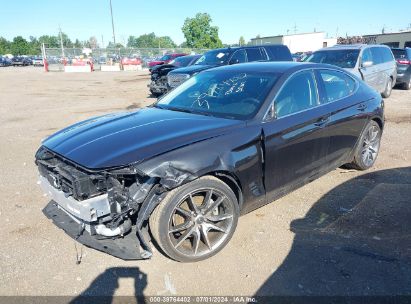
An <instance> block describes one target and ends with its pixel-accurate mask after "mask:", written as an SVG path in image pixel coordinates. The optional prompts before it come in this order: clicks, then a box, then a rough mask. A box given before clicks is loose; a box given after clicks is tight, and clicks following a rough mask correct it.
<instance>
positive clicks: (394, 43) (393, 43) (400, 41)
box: [362, 31, 411, 48]
mask: <svg viewBox="0 0 411 304" xmlns="http://www.w3.org/2000/svg"><path fill="white" fill-rule="evenodd" d="M362 38H363V41H364V43H367V44H385V45H387V46H389V47H394V48H398V47H399V48H406V47H410V48H411V31H403V32H396V33H384V34H375V35H364V36H362Z"/></svg>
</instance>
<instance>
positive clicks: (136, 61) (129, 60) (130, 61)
mask: <svg viewBox="0 0 411 304" xmlns="http://www.w3.org/2000/svg"><path fill="white" fill-rule="evenodd" d="M121 64H123V65H140V64H141V59H140V58H137V57H124V58H122V59H121Z"/></svg>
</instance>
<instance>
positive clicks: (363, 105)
mask: <svg viewBox="0 0 411 304" xmlns="http://www.w3.org/2000/svg"><path fill="white" fill-rule="evenodd" d="M366 108H367V105H366V104H365V103H362V104H360V105H359V106H358V107H357V110H359V111H365V109H366Z"/></svg>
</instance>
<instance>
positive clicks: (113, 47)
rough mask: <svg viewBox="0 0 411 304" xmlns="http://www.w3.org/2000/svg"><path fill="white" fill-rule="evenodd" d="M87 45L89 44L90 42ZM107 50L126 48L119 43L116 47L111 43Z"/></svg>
mask: <svg viewBox="0 0 411 304" xmlns="http://www.w3.org/2000/svg"><path fill="white" fill-rule="evenodd" d="M86 43H87V44H89V42H88V41H87V42H86ZM86 47H89V46H86ZM107 48H108V49H122V48H124V45H122V44H121V43H118V42H117V43H116V44H115V45H114V43H113V42H111V41H110V42H109V43H108V45H107Z"/></svg>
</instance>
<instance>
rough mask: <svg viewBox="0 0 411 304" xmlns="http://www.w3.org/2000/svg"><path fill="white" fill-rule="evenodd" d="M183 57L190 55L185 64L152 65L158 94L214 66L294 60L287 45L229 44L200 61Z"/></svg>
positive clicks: (152, 90)
mask: <svg viewBox="0 0 411 304" xmlns="http://www.w3.org/2000/svg"><path fill="white" fill-rule="evenodd" d="M177 55H181V54H177ZM180 58H187V59H182V60H181V62H185V64H182V65H181V64H180V65H179V66H177V67H172V68H170V66H169V65H164V68H161V66H160V68H158V66H154V67H152V68H151V72H152V78H151V79H152V81H151V84H150V85H149V87H150V92H151V93H152V94H153V95H154V96H160V95H162V94H164V93H166V92H167V91H169V90H171V89H174V88H176V87H177V86H179V85H181V84H182V83H183V82H185V81H186V80H187V79H189V78H190V77H192V76H193V75H196V74H198V73H199V72H201V71H205V70H208V69H211V68H213V67H217V66H223V65H233V64H238V63H245V62H254V61H292V57H291V53H290V50H289V49H288V47H287V46H284V45H269V46H245V47H233V48H230V47H229V48H221V49H215V50H211V51H208V52H206V53H204V54H203V55H202V56H201V57H200V58H196V60H192V59H193V57H190V56H182V57H180ZM176 60H177V59H176ZM177 63H178V61H177Z"/></svg>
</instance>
